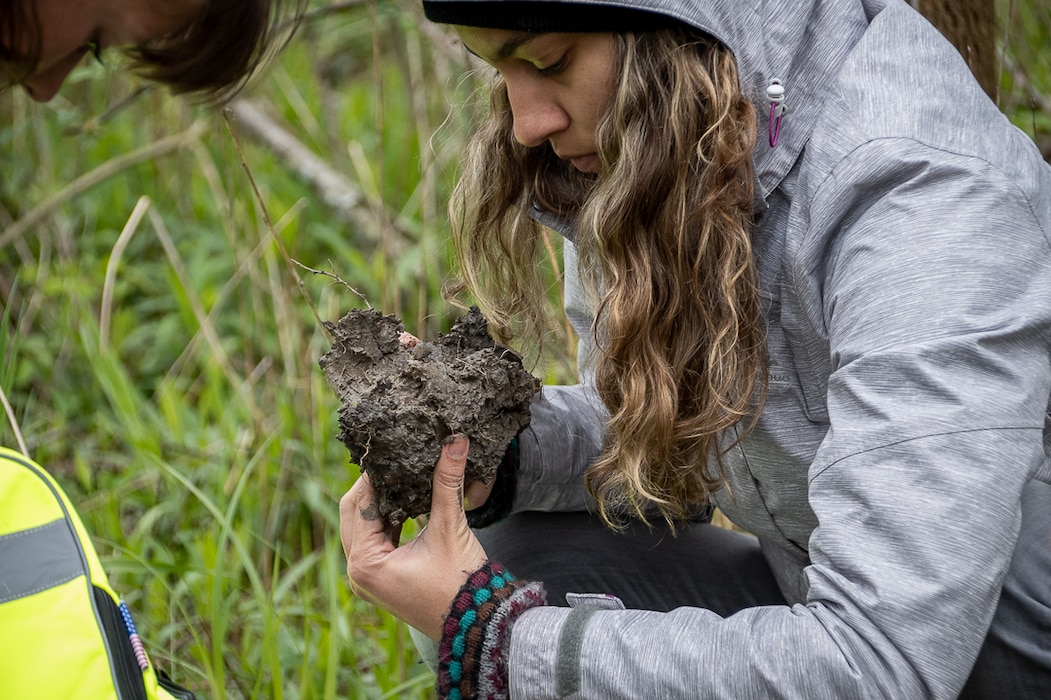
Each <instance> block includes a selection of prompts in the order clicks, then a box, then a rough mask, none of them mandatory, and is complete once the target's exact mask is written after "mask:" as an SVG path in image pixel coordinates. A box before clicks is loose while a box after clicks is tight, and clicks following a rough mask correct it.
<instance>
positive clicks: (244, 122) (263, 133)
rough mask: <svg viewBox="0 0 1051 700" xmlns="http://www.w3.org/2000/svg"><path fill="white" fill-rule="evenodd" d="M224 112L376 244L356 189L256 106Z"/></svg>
mask: <svg viewBox="0 0 1051 700" xmlns="http://www.w3.org/2000/svg"><path fill="white" fill-rule="evenodd" d="M228 109H229V111H230V113H231V114H232V116H233V118H234V121H235V122H236V123H237V124H239V125H241V127H243V129H244V131H245V132H246V133H247V134H248V135H249V136H251V137H252V138H254V139H255V140H256V141H258V142H260V143H262V144H263V145H264V146H266V147H267V148H269V149H270V150H271V151H273V153H274V155H276V156H277V157H278V159H279V160H280V161H281V162H282V163H284V164H285V165H286V166H287V167H288V168H289V169H291V170H292V172H293V173H295V174H296V175H297V176H298V177H299V179H300V180H302V181H303V182H304V183H306V184H307V185H308V186H309V187H311V188H312V189H313V190H314V191H315V192H317V194H318V196H319V197H320V198H321V201H322V202H324V203H325V204H327V205H328V206H330V207H332V209H334V210H335V211H336V213H337V214H339V216H340V217H341V218H343V219H344V220H345V221H347V222H348V223H350V224H351V225H352V226H353V228H354V232H355V234H357V235H360V236H362V237H363V238H365V239H366V240H367V242H368V243H370V244H373V245H378V244H379V242H380V232H379V230H378V227H377V226H376V217H375V214H374V213H373V212H372V211H371V210H370V208H369V206H368V203H367V202H366V201H365V197H364V195H363V194H362V192H361V189H360V188H359V187H357V186H356V185H355V184H354V183H353V182H351V181H350V180H349V179H348V178H347V177H346V176H344V175H343V174H342V173H340V172H339V171H338V170H336V169H335V168H333V167H332V166H330V165H329V164H328V163H327V162H325V160H324V159H322V158H321V157H320V156H318V155H317V154H316V153H314V152H313V151H312V150H310V149H309V148H307V147H306V146H305V145H303V143H302V142H300V141H299V139H297V138H296V137H295V136H293V135H292V133H291V132H289V131H288V130H287V129H285V128H284V127H283V126H281V125H280V124H278V123H277V121H276V120H275V119H273V118H272V117H271V116H270V115H269V114H267V112H266V110H265V109H263V107H262V105H260V104H259V103H258V102H256V101H254V100H250V99H247V98H238V99H236V100H234V101H233V102H231V103H230V105H229V106H228Z"/></svg>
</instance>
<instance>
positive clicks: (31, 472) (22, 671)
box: [0, 447, 195, 700]
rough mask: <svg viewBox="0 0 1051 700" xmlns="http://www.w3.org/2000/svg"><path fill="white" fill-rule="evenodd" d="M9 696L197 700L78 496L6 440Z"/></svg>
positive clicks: (3, 529) (1, 692) (1, 684)
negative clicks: (160, 665) (117, 575)
mask: <svg viewBox="0 0 1051 700" xmlns="http://www.w3.org/2000/svg"><path fill="white" fill-rule="evenodd" d="M0 667H2V671H0V698H2V699H3V700H154V699H160V700H195V696H194V694H193V693H191V692H190V691H188V690H185V689H183V688H180V687H178V686H176V685H175V684H173V683H171V682H170V681H169V680H168V679H167V678H166V677H163V675H159V674H158V673H157V672H156V670H155V669H154V666H153V663H152V661H151V660H150V659H149V657H148V656H147V655H146V652H145V650H144V649H143V648H142V642H141V639H140V638H139V637H138V634H137V633H136V630H135V627H134V623H133V622H132V620H131V616H130V614H129V613H128V610H127V608H126V607H125V606H124V605H123V604H122V603H121V601H120V598H119V597H118V596H117V595H116V593H114V592H113V589H112V588H111V587H110V585H109V583H108V582H107V580H106V574H105V572H104V571H103V570H102V565H101V563H100V562H99V558H98V554H97V553H96V552H95V548H94V546H93V545H92V543H91V538H90V537H88V534H87V531H86V530H85V529H84V525H83V523H81V521H80V517H79V516H78V515H77V513H76V511H75V510H74V509H73V506H72V504H71V503H70V501H69V498H68V497H67V496H66V494H65V493H64V492H63V491H62V489H61V487H59V485H58V483H56V482H55V480H54V479H53V478H51V475H50V474H48V473H47V472H45V471H44V470H43V469H42V468H41V467H40V466H39V465H37V464H36V463H34V462H33V461H32V460H30V459H27V458H26V457H24V456H22V455H20V454H18V453H17V452H13V451H11V450H8V449H5V448H2V447H0Z"/></svg>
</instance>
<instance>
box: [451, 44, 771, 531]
mask: <svg viewBox="0 0 1051 700" xmlns="http://www.w3.org/2000/svg"><path fill="white" fill-rule="evenodd" d="M617 55H618V59H617V60H618V62H619V67H618V70H617V71H615V75H616V76H617V84H616V85H615V86H613V87H612V96H611V98H610V104H609V106H608V110H607V112H606V114H605V115H604V117H603V118H602V120H601V121H600V124H599V126H598V129H597V133H596V145H597V152H598V155H599V157H600V159H601V162H602V168H601V172H600V173H599V174H598V175H597V176H596V175H587V174H582V173H578V172H576V171H575V170H574V169H572V168H571V167H570V166H568V164H566V163H564V162H563V161H561V160H559V159H558V158H557V157H556V156H555V155H554V153H553V152H552V151H551V149H550V147H549V146H548V145H546V144H545V145H543V146H539V147H534V148H527V147H524V146H522V145H520V144H518V143H517V142H516V141H515V140H514V138H513V135H512V126H513V118H512V114H511V109H510V105H509V104H508V98H507V91H506V88H505V87H504V86H503V83H502V81H501V80H500V79H499V77H498V76H495V77H494V81H493V83H492V85H491V89H490V110H489V114H488V115H487V117H486V119H485V120H484V122H483V123H482V124H481V125H480V127H479V129H478V130H477V131H476V133H475V135H474V137H473V139H472V141H471V143H470V146H469V149H468V152H467V155H466V158H465V165H464V172H463V175H462V177H461V180H460V182H459V184H458V186H457V188H456V190H455V192H454V195H453V199H452V201H451V203H450V213H451V215H452V220H453V229H454V240H455V244H456V247H457V251H458V254H459V259H460V266H461V274H462V278H461V279H462V285H463V286H466V287H467V288H468V289H469V290H470V291H471V292H472V293H473V295H474V296H475V297H476V299H477V300H478V302H479V304H480V305H481V306H482V309H483V311H484V313H485V314H486V316H487V317H488V318H489V321H490V324H491V327H492V328H493V330H494V332H495V334H496V335H497V336H498V337H500V339H501V340H503V341H504V342H508V341H509V340H510V339H511V337H512V336H513V335H516V334H521V333H524V334H525V335H526V336H527V337H534V338H539V337H540V334H541V332H542V330H543V328H544V327H545V320H544V310H543V308H542V299H544V297H545V295H544V283H543V281H542V279H541V277H540V274H539V273H538V270H539V267H540V266H539V265H538V264H537V260H538V257H539V255H540V254H541V230H542V229H541V226H540V224H538V223H537V222H535V221H534V220H532V219H531V218H530V217H529V215H528V205H529V204H532V203H536V204H538V205H539V206H541V207H542V208H543V209H546V210H548V211H551V212H553V213H556V214H559V215H562V216H566V217H570V218H572V219H575V221H576V240H575V242H576V245H577V248H578V256H579V257H578V263H579V269H580V274H581V279H582V280H583V282H584V285H585V289H587V290H588V292H589V294H590V295H591V296H592V300H593V301H594V305H595V308H596V309H597V314H596V328H595V331H596V337H597V339H598V344H597V348H596V349H597V353H596V357H595V358H594V359H595V368H596V375H595V377H596V385H597V389H598V392H599V395H600V396H601V398H602V401H603V402H604V403H605V405H606V406H607V408H608V409H609V412H610V419H609V423H608V425H607V428H608V432H607V439H606V445H605V449H604V451H603V452H602V454H601V455H600V456H599V458H598V460H597V461H596V462H595V463H594V464H593V465H592V466H591V467H590V469H589V470H588V473H587V475H586V482H587V487H588V489H589V490H590V491H591V493H592V494H593V495H594V496H595V498H596V500H597V502H598V503H599V506H600V509H601V513H602V516H603V518H604V519H605V520H606V521H607V522H608V523H609V524H611V525H613V526H618V525H620V524H622V523H623V522H624V521H625V518H626V517H631V516H636V517H641V518H642V519H643V520H646V521H648V519H649V517H651V516H652V515H653V513H654V510H656V511H657V512H658V513H659V514H660V515H661V516H662V517H663V518H664V519H665V520H666V521H667V522H668V523H669V524H671V525H672V526H673V527H674V525H675V524H676V523H678V522H681V521H682V520H684V519H686V518H688V517H689V515H690V514H691V511H692V509H693V507H694V506H695V505H697V504H702V503H705V502H707V501H708V500H709V499H710V497H711V495H712V494H713V493H714V492H715V491H716V490H718V489H720V488H721V487H723V485H724V484H725V472H724V468H723V461H722V456H723V454H725V452H726V450H728V449H729V448H730V447H732V446H733V445H734V444H736V443H737V442H739V440H740V439H741V437H743V436H744V435H745V434H747V432H748V431H749V430H751V428H752V426H753V425H754V422H755V419H756V417H757V416H758V412H759V410H760V409H759V407H760V406H761V405H762V400H763V397H764V396H765V387H766V351H765V342H764V334H763V325H762V321H761V318H760V307H759V294H758V288H757V281H756V272H755V266H754V260H753V250H752V241H751V233H752V230H753V225H754V222H753V178H754V173H753V166H752V162H751V153H752V148H753V146H754V143H755V131H756V118H755V111H754V108H753V107H752V104H751V103H750V102H749V100H748V99H747V98H746V97H745V96H744V95H742V93H741V90H740V84H739V79H738V74H737V67H736V63H735V61H734V59H733V56H732V55H731V53H730V52H729V50H727V49H726V48H725V47H723V46H722V45H721V44H719V43H718V42H716V41H714V40H712V39H709V38H707V37H705V36H702V35H699V34H698V33H696V32H694V31H693V30H690V29H688V28H686V27H680V28H671V29H664V30H659V31H653V32H642V33H637V34H630V33H629V34H621V35H617ZM655 193H659V196H656V195H655ZM734 426H738V430H736V431H735V435H736V437H735V438H734V439H732V440H729V441H726V442H721V438H720V436H721V435H724V434H726V431H727V430H728V429H729V428H732V427H734Z"/></svg>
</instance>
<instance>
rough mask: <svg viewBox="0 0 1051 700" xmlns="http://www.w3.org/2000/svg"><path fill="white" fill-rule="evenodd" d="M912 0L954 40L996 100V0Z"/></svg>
mask: <svg viewBox="0 0 1051 700" xmlns="http://www.w3.org/2000/svg"><path fill="white" fill-rule="evenodd" d="M912 4H913V6H914V7H915V8H916V9H917V10H919V11H920V13H922V14H923V16H925V17H926V18H927V19H928V20H930V22H931V24H933V25H934V26H935V27H937V28H938V30H939V31H940V32H941V33H942V34H944V35H945V37H946V38H947V39H948V40H949V41H951V42H952V44H953V46H955V47H956V49H957V50H958V51H959V52H960V54H961V55H962V56H963V58H964V60H965V61H967V65H968V66H970V68H971V72H972V73H974V77H975V78H977V79H978V83H979V84H980V85H981V86H982V89H984V90H985V92H986V94H987V95H989V97H991V98H992V99H993V100H994V101H997V100H998V94H999V90H998V87H999V80H998V77H999V76H998V70H997V60H996V2H995V0H913V3H912Z"/></svg>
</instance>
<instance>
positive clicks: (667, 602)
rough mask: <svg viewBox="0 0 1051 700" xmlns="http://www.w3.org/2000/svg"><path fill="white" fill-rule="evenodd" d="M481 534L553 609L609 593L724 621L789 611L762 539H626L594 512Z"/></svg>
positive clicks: (692, 533) (659, 529)
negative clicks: (755, 610) (760, 608)
mask: <svg viewBox="0 0 1051 700" xmlns="http://www.w3.org/2000/svg"><path fill="white" fill-rule="evenodd" d="M475 534H477V535H478V539H479V540H480V541H481V543H482V546H483V547H485V551H486V553H487V554H488V555H489V557H490V558H491V559H494V560H496V561H499V562H500V563H502V564H503V565H504V566H505V567H507V569H508V570H509V571H511V572H512V573H513V574H514V575H515V576H516V577H518V578H520V579H526V580H537V581H543V582H544V587H545V588H546V589H547V595H548V603H549V604H551V605H563V606H564V605H566V604H567V603H566V597H565V596H566V593H609V594H612V595H615V596H617V597H618V598H620V599H621V600H622V601H623V602H624V605H625V606H627V607H628V608H635V609H642V610H658V611H662V612H666V611H668V610H673V609H675V608H677V607H682V606H692V607H704V608H708V609H709V610H712V611H714V612H716V613H718V614H720V615H723V616H726V615H731V614H733V613H734V612H736V611H738V610H741V609H743V608H748V607H753V606H756V605H777V604H784V598H783V597H782V596H781V593H780V591H779V590H778V587H777V583H776V582H775V581H774V577H773V574H772V573H771V572H770V569H769V567H768V566H767V564H766V561H765V559H764V558H763V555H762V553H761V552H760V551H759V545H758V543H757V542H756V540H755V538H753V537H751V536H749V535H744V534H741V533H738V532H731V531H729V530H725V529H723V528H719V527H716V526H714V525H710V524H707V523H693V524H690V525H687V526H685V527H683V528H682V529H681V530H680V531H679V534H678V535H677V536H673V535H672V534H671V533H670V532H669V531H668V529H667V528H666V527H664V526H656V527H654V528H653V529H649V528H647V527H646V526H645V525H643V524H641V523H632V524H631V525H630V526H629V527H628V529H627V530H626V531H625V532H623V533H620V532H614V531H612V530H610V529H609V528H607V527H605V526H604V525H603V524H602V522H601V520H599V519H598V518H596V517H594V516H591V515H589V514H587V513H531V512H524V513H516V514H514V515H512V516H510V517H509V518H507V519H506V520H504V521H503V522H501V523H498V524H496V525H493V526H491V527H488V528H485V529H482V530H476V531H475Z"/></svg>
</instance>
